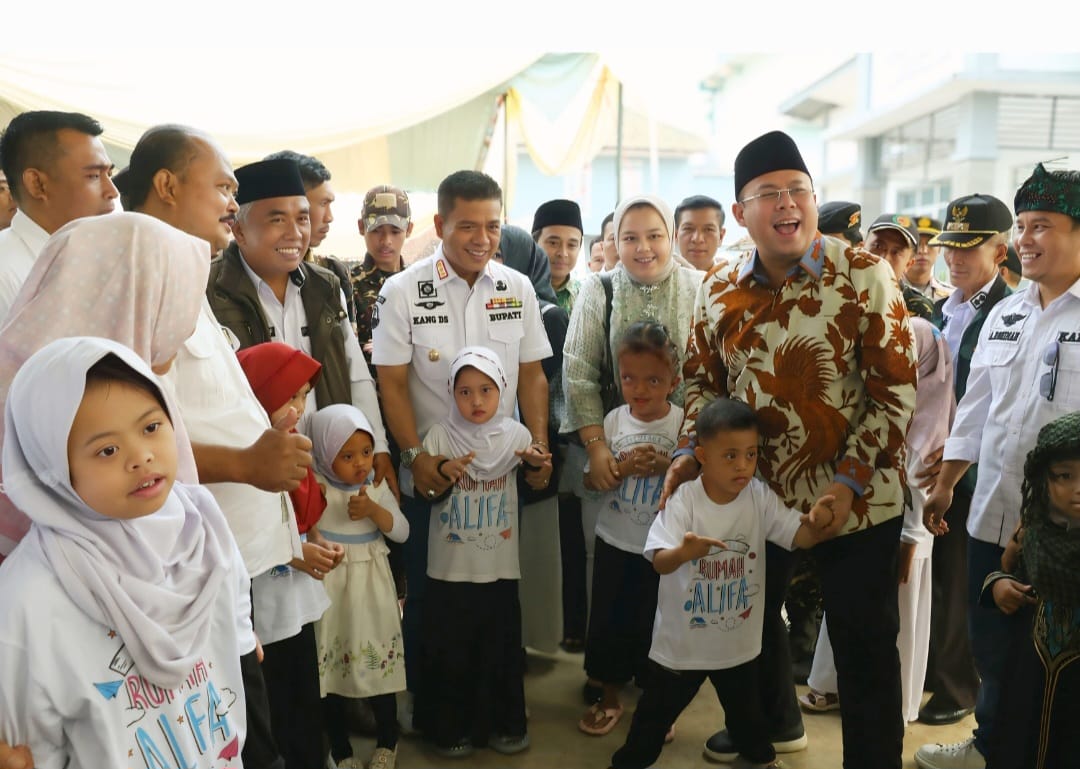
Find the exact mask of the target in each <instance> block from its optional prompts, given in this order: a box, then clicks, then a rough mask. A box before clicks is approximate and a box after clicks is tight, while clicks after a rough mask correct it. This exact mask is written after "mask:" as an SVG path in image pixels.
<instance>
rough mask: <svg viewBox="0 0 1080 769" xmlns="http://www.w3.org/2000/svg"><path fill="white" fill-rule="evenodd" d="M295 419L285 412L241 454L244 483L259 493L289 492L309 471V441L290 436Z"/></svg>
mask: <svg viewBox="0 0 1080 769" xmlns="http://www.w3.org/2000/svg"><path fill="white" fill-rule="evenodd" d="M298 419H299V416H298V415H297V413H296V409H294V408H291V407H290V408H289V410H288V411H287V412H286V413H285V416H283V417H282V418H281V419H280V420H278V423H277V424H276V425H274V426H273V427H271V428H270V429H269V430H267V431H266V432H264V433H263V434H262V435H260V436H259V438H258V440H256V441H255V442H254V443H253V444H251V445H250V446H248V448H247V449H245V450H244V452H243V462H244V468H243V473H244V482H245V483H248V484H250V485H251V486H255V487H256V488H259V489H262V490H263V491H293V490H294V489H297V488H299V487H300V482H301V481H303V480H304V478H306V477H307V469H308V468H309V467H311V441H310V440H308V439H307V438H306V437H304V436H303V435H300V434H299V433H294V432H290V431H291V430H292V429H293V427H295V426H296V422H297V420H298Z"/></svg>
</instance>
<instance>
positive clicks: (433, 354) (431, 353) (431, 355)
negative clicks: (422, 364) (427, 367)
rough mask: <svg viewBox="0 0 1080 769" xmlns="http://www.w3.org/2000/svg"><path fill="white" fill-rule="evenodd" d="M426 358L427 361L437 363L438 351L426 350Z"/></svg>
mask: <svg viewBox="0 0 1080 769" xmlns="http://www.w3.org/2000/svg"><path fill="white" fill-rule="evenodd" d="M427 358H428V360H429V361H431V362H432V363H434V362H435V361H437V360H438V359H439V351H438V350H428V354H427Z"/></svg>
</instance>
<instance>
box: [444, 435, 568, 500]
mask: <svg viewBox="0 0 1080 769" xmlns="http://www.w3.org/2000/svg"><path fill="white" fill-rule="evenodd" d="M514 454H515V455H516V456H517V457H518V458H519V459H521V461H522V462H524V463H525V464H526V465H528V466H529V467H530V468H535V469H531V470H527V471H526V472H525V483H527V484H529V488H530V489H533V490H534V491H540V490H541V489H545V488H547V485H548V484H549V483H550V482H551V472H552V470H554V466H553V465H552V464H551V452H548V451H544V450H543V449H541V448H540V447H539V446H538V445H537V444H535V443H534V444H533V445H531V446H529V448H527V449H525V450H524V451H515V452H514ZM444 469H445V468H444Z"/></svg>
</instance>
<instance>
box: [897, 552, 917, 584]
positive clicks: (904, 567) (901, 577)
mask: <svg viewBox="0 0 1080 769" xmlns="http://www.w3.org/2000/svg"><path fill="white" fill-rule="evenodd" d="M897 560H898V564H897V565H898V569H897V582H899V583H900V584H901V585H906V584H907V583H908V582H909V581H910V580H911V565H912V564H913V563H914V562H915V543H914V542H901V543H900V553H899V556H898V558H897Z"/></svg>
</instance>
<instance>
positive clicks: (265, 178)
mask: <svg viewBox="0 0 1080 769" xmlns="http://www.w3.org/2000/svg"><path fill="white" fill-rule="evenodd" d="M236 182H237V184H238V185H239V187H240V188H239V190H237V193H236V202H237V203H239V204H240V205H244V204H245V203H254V202H255V201H256V200H266V199H267V198H289V197H293V196H294V195H299V196H301V197H303V196H304V180H303V179H302V178H301V177H300V166H299V165H297V163H296V161H295V160H286V159H284V158H282V159H279V160H260V161H259V162H257V163H249V164H248V165H246V166H241V167H240V168H237V169H236Z"/></svg>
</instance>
